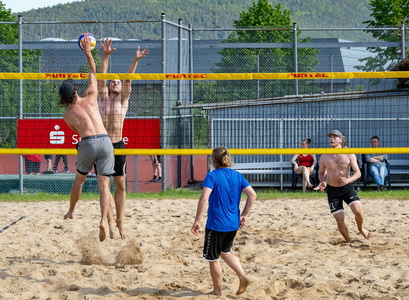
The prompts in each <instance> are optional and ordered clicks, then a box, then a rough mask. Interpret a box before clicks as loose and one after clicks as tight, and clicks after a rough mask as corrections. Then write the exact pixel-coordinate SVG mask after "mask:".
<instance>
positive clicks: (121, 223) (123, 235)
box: [116, 220, 126, 240]
mask: <svg viewBox="0 0 409 300" xmlns="http://www.w3.org/2000/svg"><path fill="white" fill-rule="evenodd" d="M116 222H117V225H116V227H118V230H119V235H120V236H121V239H123V240H124V239H126V235H125V230H124V225H123V222H122V221H120V220H116Z"/></svg>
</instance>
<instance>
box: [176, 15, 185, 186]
mask: <svg viewBox="0 0 409 300" xmlns="http://www.w3.org/2000/svg"><path fill="white" fill-rule="evenodd" d="M178 25H179V27H178V73H179V74H180V73H182V64H183V52H182V50H183V45H182V42H183V34H182V19H179V20H178ZM177 84H178V89H177V93H178V95H177V101H178V103H180V104H184V103H182V81H181V80H178V82H177ZM177 113H178V119H179V120H178V148H179V149H182V143H183V142H182V140H183V137H182V135H183V132H184V131H183V120H182V113H181V111H180V109H178V111H177ZM177 162H178V164H177V170H178V175H177V187H178V188H180V187H181V186H182V174H181V173H182V172H181V170H182V156H181V155H178V157H177Z"/></svg>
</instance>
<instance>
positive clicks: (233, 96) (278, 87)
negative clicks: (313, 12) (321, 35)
mask: <svg viewBox="0 0 409 300" xmlns="http://www.w3.org/2000/svg"><path fill="white" fill-rule="evenodd" d="M234 27H235V28H237V29H257V30H237V31H233V32H232V33H231V34H230V35H229V36H228V38H227V39H226V40H224V41H223V42H224V43H252V44H258V43H260V46H262V44H263V43H292V42H293V40H294V36H293V31H292V30H291V29H292V21H291V13H290V11H289V10H287V9H282V7H281V5H280V4H278V5H276V6H275V7H273V6H272V5H271V4H270V3H268V0H259V1H258V2H257V3H254V2H253V6H251V7H250V8H249V9H248V11H247V12H245V11H243V12H242V13H241V14H240V19H239V20H236V21H234ZM278 28H280V30H272V29H278ZM260 29H263V30H260ZM264 29H265V30H264ZM282 29H284V30H282ZM298 34H300V32H298ZM300 42H308V39H303V40H301V41H300ZM220 54H221V55H222V59H221V61H220V62H219V63H217V64H216V65H217V68H215V69H214V72H218V73H285V72H294V69H295V67H294V50H293V49H292V48H265V47H260V48H243V47H240V46H238V47H237V48H225V49H223V50H222V51H221V52H220ZM317 63H318V59H317V50H316V49H311V48H300V49H298V70H299V71H300V72H311V71H313V70H314V69H313V67H314V65H316V64H317ZM215 85H217V88H218V90H217V93H214V91H211V90H208V91H207V92H205V93H204V92H203V91H202V92H201V93H200V95H201V96H202V98H203V97H207V96H211V97H212V100H213V101H214V100H218V101H231V100H239V99H256V98H257V97H259V98H271V97H277V96H284V95H289V94H294V93H295V91H294V84H293V81H291V82H290V81H286V80H260V81H259V82H257V81H255V80H253V81H237V80H234V81H223V82H218V83H216V84H215ZM313 91H314V90H313V88H311V85H308V83H307V82H305V81H304V82H300V83H299V93H311V92H313ZM215 98H216V99H215ZM203 100H204V99H203Z"/></svg>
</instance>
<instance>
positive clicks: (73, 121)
mask: <svg viewBox="0 0 409 300" xmlns="http://www.w3.org/2000/svg"><path fill="white" fill-rule="evenodd" d="M90 44H91V39H90V38H89V36H87V35H85V37H84V44H83V46H84V53H85V56H86V58H87V61H88V66H89V77H88V88H87V90H86V91H85V93H84V96H83V97H80V96H79V95H78V93H77V90H76V89H75V86H74V82H73V80H72V79H68V80H65V81H64V82H63V83H62V84H61V87H60V90H59V102H58V105H59V106H60V107H64V108H66V111H65V113H64V114H63V117H64V121H65V123H67V125H68V126H69V127H70V128H71V129H72V130H74V131H75V132H77V133H78V134H79V135H80V137H81V142H79V143H78V156H77V166H76V168H77V173H76V175H75V180H74V183H73V185H72V188H71V194H70V209H69V211H68V213H67V214H66V215H65V216H64V219H67V218H70V219H72V218H73V215H72V214H73V211H74V207H75V204H76V203H77V201H78V199H79V198H80V195H81V191H82V185H83V184H84V182H85V179H86V178H87V174H88V172H89V171H91V169H92V168H93V167H94V164H95V168H96V170H97V172H98V188H99V192H100V206H101V222H100V226H99V229H100V231H99V240H100V241H101V242H102V241H104V240H105V238H106V233H107V227H106V226H107V221H108V211H109V208H110V205H111V202H112V195H111V192H110V185H111V182H110V175H111V174H113V173H114V148H113V146H112V142H111V139H110V138H109V135H108V132H107V131H106V129H105V127H104V124H103V122H102V118H101V115H100V114H99V112H98V102H97V95H98V87H97V78H96V67H95V62H94V58H93V57H92V55H91V50H90Z"/></svg>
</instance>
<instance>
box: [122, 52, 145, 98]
mask: <svg viewBox="0 0 409 300" xmlns="http://www.w3.org/2000/svg"><path fill="white" fill-rule="evenodd" d="M140 49H141V47H140V46H138V48H137V49H136V52H135V56H134V58H133V60H132V63H131V65H130V66H129V69H128V73H129V74H132V73H135V71H136V67H137V66H138V62H139V60H140V59H141V58H143V57H145V56H146V55H148V53H149V50H148V47H145V49H143V50H142V51H141V50H140ZM131 82H132V81H131V80H124V84H123V87H122V101H128V100H129V98H130V97H131V91H132V87H131Z"/></svg>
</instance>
